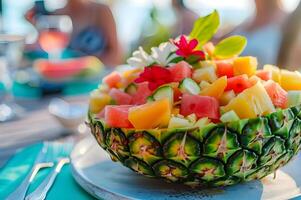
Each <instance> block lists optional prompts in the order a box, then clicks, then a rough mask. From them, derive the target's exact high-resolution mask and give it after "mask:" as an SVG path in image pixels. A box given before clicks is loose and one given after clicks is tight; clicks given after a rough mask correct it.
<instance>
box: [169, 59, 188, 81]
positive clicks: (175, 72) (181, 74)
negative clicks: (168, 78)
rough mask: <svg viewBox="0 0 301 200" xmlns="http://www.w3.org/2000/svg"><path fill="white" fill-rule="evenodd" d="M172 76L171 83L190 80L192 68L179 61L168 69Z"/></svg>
mask: <svg viewBox="0 0 301 200" xmlns="http://www.w3.org/2000/svg"><path fill="white" fill-rule="evenodd" d="M168 69H169V71H170V72H171V74H172V78H173V82H180V81H182V80H183V79H184V78H191V76H192V67H191V66H190V65H189V64H188V63H187V62H185V61H181V62H179V63H177V64H175V65H173V66H171V67H169V68H168Z"/></svg>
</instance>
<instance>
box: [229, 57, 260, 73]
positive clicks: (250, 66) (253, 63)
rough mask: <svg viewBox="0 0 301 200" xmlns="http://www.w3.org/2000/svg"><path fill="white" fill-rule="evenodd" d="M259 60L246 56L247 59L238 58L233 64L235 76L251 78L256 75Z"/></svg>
mask: <svg viewBox="0 0 301 200" xmlns="http://www.w3.org/2000/svg"><path fill="white" fill-rule="evenodd" d="M257 65H258V62H257V58H255V57H252V56H246V57H238V58H236V59H234V62H233V70H234V75H235V76H238V75H243V74H246V75H248V76H249V77H250V76H253V75H255V72H256V69H257Z"/></svg>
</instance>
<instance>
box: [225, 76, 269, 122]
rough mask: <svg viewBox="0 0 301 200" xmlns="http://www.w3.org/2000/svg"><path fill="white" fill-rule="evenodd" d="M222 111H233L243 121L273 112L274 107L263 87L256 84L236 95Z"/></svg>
mask: <svg viewBox="0 0 301 200" xmlns="http://www.w3.org/2000/svg"><path fill="white" fill-rule="evenodd" d="M223 110H224V111H225V112H228V111H231V110H233V111H234V112H236V114H237V115H238V116H239V117H240V118H241V119H245V118H255V117H257V116H261V115H265V114H269V113H272V112H275V107H274V105H273V103H272V100H271V99H270V97H269V95H268V94H267V92H266V90H265V89H264V87H263V85H262V84H261V83H260V82H258V83H256V84H255V85H254V86H252V87H250V88H248V89H246V90H245V91H243V92H242V93H240V94H239V95H237V97H235V98H234V99H232V100H231V101H230V102H229V104H228V105H226V106H225V107H223Z"/></svg>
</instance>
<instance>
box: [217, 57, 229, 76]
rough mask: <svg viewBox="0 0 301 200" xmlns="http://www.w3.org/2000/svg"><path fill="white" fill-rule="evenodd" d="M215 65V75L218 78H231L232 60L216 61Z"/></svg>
mask: <svg viewBox="0 0 301 200" xmlns="http://www.w3.org/2000/svg"><path fill="white" fill-rule="evenodd" d="M215 64H216V74H217V76H218V77H222V76H227V77H228V78H231V77H233V75H234V69H233V60H232V59H231V60H217V61H215Z"/></svg>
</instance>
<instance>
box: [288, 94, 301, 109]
mask: <svg viewBox="0 0 301 200" xmlns="http://www.w3.org/2000/svg"><path fill="white" fill-rule="evenodd" d="M287 99H288V100H287V107H293V106H298V105H301V91H300V90H291V91H288V92H287Z"/></svg>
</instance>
